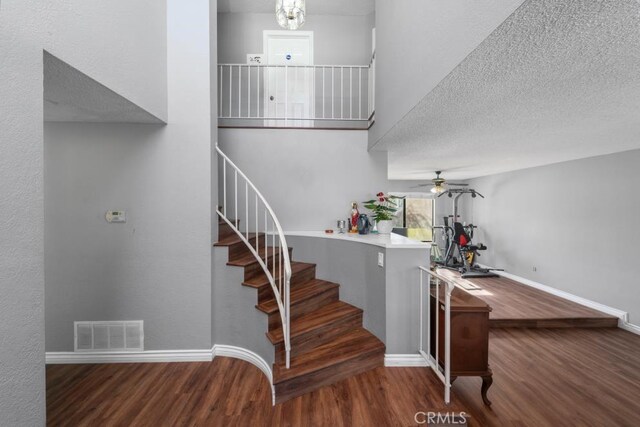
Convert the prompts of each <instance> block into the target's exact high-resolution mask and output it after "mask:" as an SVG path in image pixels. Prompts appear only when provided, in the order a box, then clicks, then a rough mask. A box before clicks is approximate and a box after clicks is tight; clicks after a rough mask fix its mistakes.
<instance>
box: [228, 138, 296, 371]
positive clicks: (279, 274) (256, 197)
mask: <svg viewBox="0 0 640 427" xmlns="http://www.w3.org/2000/svg"><path fill="white" fill-rule="evenodd" d="M216 152H217V153H218V158H219V159H220V163H221V165H219V166H220V168H219V172H220V173H221V174H222V188H221V193H222V194H221V195H220V196H221V200H220V201H221V202H222V209H220V208H218V209H217V212H218V215H219V216H220V217H221V218H222V219H223V220H224V221H225V222H226V223H227V224H228V225H229V226H230V227H231V228H232V229H233V230H234V231H235V232H236V234H237V235H238V236H240V238H241V239H242V241H243V242H244V243H245V244H246V245H247V247H248V248H249V250H250V251H251V253H252V254H253V256H254V257H255V258H256V260H257V261H258V264H260V267H262V270H263V271H264V273H265V274H266V276H267V278H268V279H269V283H270V285H271V290H272V291H273V294H274V296H275V300H276V302H277V304H278V311H279V313H280V320H281V321H282V333H283V337H284V345H285V350H286V366H287V368H289V367H290V358H291V337H290V326H291V318H290V300H289V297H290V282H291V261H290V259H289V247H288V246H287V240H286V238H285V236H284V233H283V231H282V227H281V226H280V222H279V221H278V218H277V217H276V215H275V213H274V212H273V209H271V206H269V203H268V202H267V200H266V199H265V198H264V196H263V195H262V194H261V193H260V191H258V189H257V188H256V186H255V185H253V183H252V182H251V181H250V180H249V178H247V176H246V175H245V174H244V173H243V172H242V171H241V170H240V169H239V168H238V167H237V166H236V165H235V164H234V163H233V162H232V161H231V159H229V157H227V155H226V154H224V153H223V152H222V150H221V149H220V147H218V145H217V144H216ZM229 178H231V179H229ZM241 223H242V226H241ZM242 228H244V230H242Z"/></svg>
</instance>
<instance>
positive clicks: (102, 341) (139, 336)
mask: <svg viewBox="0 0 640 427" xmlns="http://www.w3.org/2000/svg"><path fill="white" fill-rule="evenodd" d="M74 342H75V351H143V350H144V322H143V321H142V320H127V321H109V322H74Z"/></svg>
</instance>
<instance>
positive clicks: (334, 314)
mask: <svg viewBox="0 0 640 427" xmlns="http://www.w3.org/2000/svg"><path fill="white" fill-rule="evenodd" d="M361 314H362V309H360V308H358V307H354V306H352V305H351V304H347V303H346V302H344V301H336V302H332V303H331V304H327V305H325V306H322V307H320V308H318V309H317V310H314V311H312V312H311V313H309V314H305V315H304V316H301V317H299V318H297V319H292V320H291V338H294V337H296V336H298V335H302V334H304V333H306V332H309V331H312V330H314V329H317V328H321V327H323V326H326V325H327V324H330V323H332V322H334V321H337V320H338V319H342V318H348V317H352V316H358V315H361ZM267 337H268V338H269V340H270V341H271V343H272V344H278V343H281V342H283V341H284V336H283V333H282V328H281V327H280V328H277V329H274V330H273V331H270V332H267Z"/></svg>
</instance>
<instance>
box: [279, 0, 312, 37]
mask: <svg viewBox="0 0 640 427" xmlns="http://www.w3.org/2000/svg"><path fill="white" fill-rule="evenodd" d="M305 13H306V7H305V0H276V19H277V20H278V24H279V25H280V26H281V27H282V28H284V29H287V30H297V29H298V28H300V27H302V26H303V25H304V17H305Z"/></svg>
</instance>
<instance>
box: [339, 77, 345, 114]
mask: <svg viewBox="0 0 640 427" xmlns="http://www.w3.org/2000/svg"><path fill="white" fill-rule="evenodd" d="M340 118H341V119H344V67H340Z"/></svg>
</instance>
